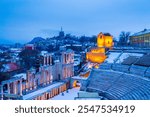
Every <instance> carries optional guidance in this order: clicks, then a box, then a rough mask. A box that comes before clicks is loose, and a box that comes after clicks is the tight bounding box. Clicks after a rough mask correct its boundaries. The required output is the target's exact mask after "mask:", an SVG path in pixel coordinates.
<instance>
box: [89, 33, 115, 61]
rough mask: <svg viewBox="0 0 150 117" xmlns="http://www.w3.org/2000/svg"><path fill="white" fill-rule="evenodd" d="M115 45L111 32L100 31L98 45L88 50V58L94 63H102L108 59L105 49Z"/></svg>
mask: <svg viewBox="0 0 150 117" xmlns="http://www.w3.org/2000/svg"><path fill="white" fill-rule="evenodd" d="M112 46H113V37H112V36H111V35H110V34H109V33H106V34H103V33H99V34H98V36H97V47H95V48H92V49H91V51H90V52H87V54H86V59H87V60H88V61H90V62H93V63H102V62H104V60H105V59H106V57H107V56H106V55H105V50H106V49H107V48H108V49H111V48H112Z"/></svg>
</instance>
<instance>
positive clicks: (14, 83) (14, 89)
mask: <svg viewBox="0 0 150 117" xmlns="http://www.w3.org/2000/svg"><path fill="white" fill-rule="evenodd" d="M13 93H14V94H16V93H17V91H16V81H14V82H13Z"/></svg>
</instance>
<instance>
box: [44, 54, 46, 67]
mask: <svg viewBox="0 0 150 117" xmlns="http://www.w3.org/2000/svg"><path fill="white" fill-rule="evenodd" d="M45 64H46V61H45V56H44V65H45Z"/></svg>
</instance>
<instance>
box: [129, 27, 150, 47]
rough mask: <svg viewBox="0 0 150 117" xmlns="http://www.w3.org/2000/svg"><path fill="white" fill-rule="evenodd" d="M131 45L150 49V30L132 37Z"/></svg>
mask: <svg viewBox="0 0 150 117" xmlns="http://www.w3.org/2000/svg"><path fill="white" fill-rule="evenodd" d="M129 40H130V44H131V46H135V47H150V29H144V30H143V31H141V32H137V33H135V34H133V35H131V36H130V39H129Z"/></svg>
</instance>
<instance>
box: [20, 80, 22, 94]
mask: <svg viewBox="0 0 150 117" xmlns="http://www.w3.org/2000/svg"><path fill="white" fill-rule="evenodd" d="M19 86H20V95H21V96H22V79H21V80H20V85H19Z"/></svg>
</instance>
